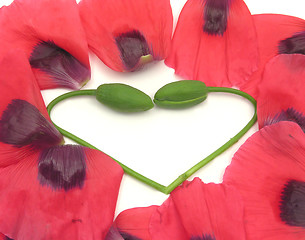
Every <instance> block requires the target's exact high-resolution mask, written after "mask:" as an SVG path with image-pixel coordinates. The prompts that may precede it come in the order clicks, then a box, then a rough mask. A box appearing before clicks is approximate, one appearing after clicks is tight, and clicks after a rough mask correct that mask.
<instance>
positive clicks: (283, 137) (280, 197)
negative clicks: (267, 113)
mask: <svg viewBox="0 0 305 240" xmlns="http://www.w3.org/2000/svg"><path fill="white" fill-rule="evenodd" d="M223 181H224V183H226V184H229V185H232V186H234V187H235V188H236V189H237V190H238V191H239V192H240V194H241V195H242V198H243V200H244V205H245V208H244V209H245V214H244V216H245V225H246V230H247V231H246V232H247V239H249V240H257V239H270V240H278V239H285V240H295V239H303V238H304V234H305V228H304V225H303V226H302V227H300V226H299V224H300V223H301V222H303V223H304V217H303V216H301V215H302V213H304V210H302V209H305V202H304V199H303V197H304V194H305V193H304V190H303V195H302V194H299V193H300V190H301V189H297V190H296V192H295V193H294V194H292V193H293V191H294V189H295V188H296V187H298V184H296V185H295V186H294V187H292V186H291V185H290V184H291V183H294V184H295V183H296V182H302V183H303V185H304V182H305V135H304V132H303V131H302V129H301V128H300V127H299V126H298V125H297V124H296V123H293V122H286V121H283V122H279V123H276V124H273V125H270V126H266V127H264V128H262V129H261V130H260V131H258V132H256V133H255V134H254V135H252V136H251V137H250V138H249V139H248V140H247V141H246V142H245V143H244V144H243V145H242V146H241V148H240V149H239V150H238V151H237V152H236V153H235V155H234V157H233V159H232V162H231V164H230V165H229V166H228V167H227V169H226V171H225V174H224V177H223ZM301 186H302V185H301ZM292 196H293V199H291V200H289V198H291V197H292ZM289 201H290V203H294V204H297V205H296V206H294V207H291V206H290V207H289V209H288V208H287V207H288V206H287V204H289ZM294 210H297V211H298V212H299V214H298V213H297V212H294ZM283 214H285V215H286V216H284V215H283ZM291 214H292V215H291ZM296 224H297V225H298V226H295V225H296Z"/></svg>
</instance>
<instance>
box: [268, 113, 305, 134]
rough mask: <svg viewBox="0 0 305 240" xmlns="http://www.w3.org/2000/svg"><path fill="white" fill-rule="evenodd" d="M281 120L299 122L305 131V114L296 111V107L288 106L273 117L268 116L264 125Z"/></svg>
mask: <svg viewBox="0 0 305 240" xmlns="http://www.w3.org/2000/svg"><path fill="white" fill-rule="evenodd" d="M280 121H290V122H295V123H297V124H298V125H299V126H300V127H301V128H302V130H303V132H305V116H304V115H303V114H302V113H300V112H298V111H296V110H295V109H294V108H288V109H287V110H285V111H284V110H283V111H281V112H280V113H278V114H276V115H275V116H274V117H273V118H268V119H266V120H265V122H264V126H267V125H271V124H274V123H277V122H280Z"/></svg>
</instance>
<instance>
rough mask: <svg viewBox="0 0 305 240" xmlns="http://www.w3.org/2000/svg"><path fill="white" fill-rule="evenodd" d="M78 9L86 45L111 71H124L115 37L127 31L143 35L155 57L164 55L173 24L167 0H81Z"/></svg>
mask: <svg viewBox="0 0 305 240" xmlns="http://www.w3.org/2000/svg"><path fill="white" fill-rule="evenodd" d="M79 9H80V15H81V19H82V21H83V24H84V28H85V31H86V34H87V38H88V43H89V48H90V49H91V50H92V51H93V52H94V53H95V54H96V55H97V56H98V57H99V58H100V59H101V60H102V61H103V62H104V63H105V64H106V65H107V66H109V67H110V68H112V69H113V70H115V71H120V72H122V71H128V69H126V67H125V66H124V64H123V62H122V59H121V53H120V51H119V48H118V46H117V45H116V41H115V38H116V37H117V36H120V35H121V34H125V33H128V32H131V31H138V32H140V33H141V34H142V35H143V36H144V38H145V39H146V42H147V44H148V47H149V49H150V51H151V53H152V55H153V58H154V59H155V60H161V59H164V58H165V57H166V56H167V55H168V51H169V45H170V40H171V34H172V25H173V17H172V11H171V6H170V1H169V0H159V1H153V0H130V1H124V0H117V1H111V0H105V1H98V0H82V1H81V2H80V3H79Z"/></svg>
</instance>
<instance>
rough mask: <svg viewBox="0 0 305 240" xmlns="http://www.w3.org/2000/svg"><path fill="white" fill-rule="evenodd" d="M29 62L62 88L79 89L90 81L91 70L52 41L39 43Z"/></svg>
mask: <svg viewBox="0 0 305 240" xmlns="http://www.w3.org/2000/svg"><path fill="white" fill-rule="evenodd" d="M29 60H30V64H31V66H32V67H33V68H38V69H40V70H41V71H42V72H45V73H46V74H48V75H49V76H50V77H51V78H52V79H54V81H55V83H56V84H57V85H58V86H60V87H66V88H72V89H79V88H80V87H82V86H83V85H84V84H85V83H86V82H87V81H88V80H89V79H90V74H91V72H90V69H88V68H87V67H86V66H85V65H83V64H82V63H81V62H79V61H78V60H77V59H76V58H75V57H73V56H72V55H71V54H70V53H68V52H67V51H65V50H64V49H62V48H60V47H58V46H57V45H56V44H54V43H53V42H52V41H47V42H44V41H42V42H39V43H38V44H37V45H36V46H35V47H34V49H33V51H32V53H31V57H30V59H29Z"/></svg>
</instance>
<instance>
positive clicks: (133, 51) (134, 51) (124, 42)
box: [115, 30, 151, 71]
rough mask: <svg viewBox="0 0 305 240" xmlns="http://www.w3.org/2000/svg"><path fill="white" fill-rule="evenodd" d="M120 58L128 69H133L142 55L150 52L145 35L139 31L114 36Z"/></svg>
mask: <svg viewBox="0 0 305 240" xmlns="http://www.w3.org/2000/svg"><path fill="white" fill-rule="evenodd" d="M115 42H116V44H117V46H118V48H119V50H120V53H121V59H122V61H123V63H124V66H125V67H126V69H127V70H128V71H132V70H137V69H135V68H136V67H137V65H138V63H139V60H140V58H141V57H142V56H146V55H149V54H151V53H150V50H149V47H148V44H147V42H146V39H145V37H144V36H143V35H142V34H141V33H140V32H139V31H136V30H134V31H130V32H126V33H122V34H120V35H119V36H117V37H115Z"/></svg>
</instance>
